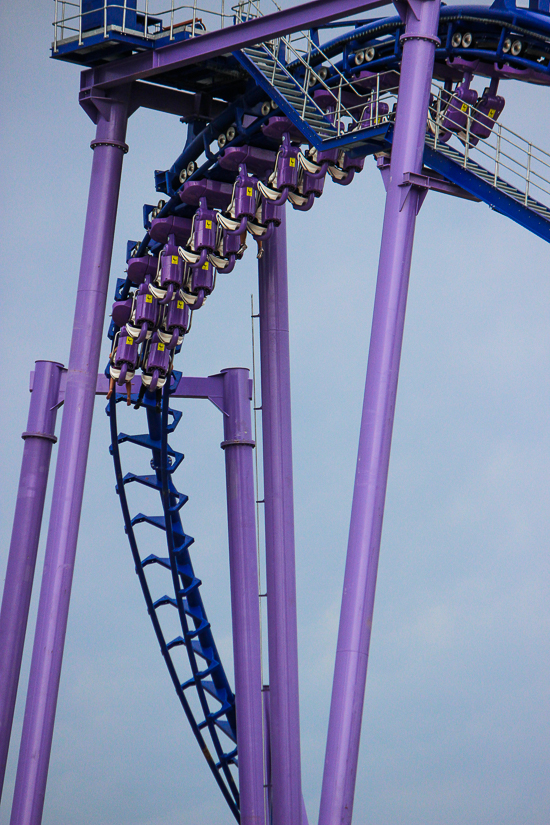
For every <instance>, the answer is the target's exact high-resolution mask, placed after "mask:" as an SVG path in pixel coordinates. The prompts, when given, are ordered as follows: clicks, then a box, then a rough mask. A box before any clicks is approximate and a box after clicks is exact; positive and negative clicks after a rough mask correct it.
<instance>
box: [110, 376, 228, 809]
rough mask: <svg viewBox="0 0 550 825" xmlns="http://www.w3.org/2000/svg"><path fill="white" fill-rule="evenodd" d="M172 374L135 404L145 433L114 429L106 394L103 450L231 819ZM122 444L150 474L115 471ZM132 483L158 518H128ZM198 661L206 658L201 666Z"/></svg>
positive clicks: (216, 683) (220, 708)
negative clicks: (156, 575)
mask: <svg viewBox="0 0 550 825" xmlns="http://www.w3.org/2000/svg"><path fill="white" fill-rule="evenodd" d="M180 377H181V373H177V372H173V373H172V375H171V379H170V381H167V382H166V384H165V386H164V389H163V394H162V404H161V410H160V411H159V410H158V408H157V403H156V400H155V399H154V398H153V399H152V398H150V397H149V396H147V395H146V396H145V398H144V400H143V406H144V407H145V410H146V415H147V425H148V432H147V433H144V434H139V435H129V434H127V433H119V432H118V426H117V409H116V407H117V403H118V402H119V401H121V400H123V399H122V397H121V396H115V395H113V396H112V397H111V400H110V402H109V404H108V406H107V414H108V416H109V419H110V429H111V447H110V452H111V454H112V457H113V462H114V468H115V476H116V491H117V493H118V496H119V500H120V505H121V508H122V515H123V518H124V527H125V531H126V534H127V536H128V540H129V542H130V549H131V551H132V557H133V560H134V564H135V570H136V573H137V575H138V578H139V583H140V585H141V589H142V591H143V595H144V598H145V603H146V605H147V611H148V613H149V617H150V619H151V622H152V624H153V629H154V631H155V634H156V637H157V640H158V642H159V645H160V650H161V653H162V655H163V657H164V660H165V662H166V666H167V668H168V672H169V674H170V678H171V679H172V683H173V685H174V688H175V691H176V693H177V696H178V699H179V700H180V703H181V706H182V708H183V710H184V713H185V715H186V717H187V719H188V721H189V724H190V725H191V729H192V731H193V734H194V736H195V738H196V740H197V742H198V744H199V747H200V749H201V751H202V753H203V755H204V757H205V759H206V761H207V763H208V766H209V768H210V770H211V771H212V774H213V775H214V779H215V780H216V782H217V784H218V786H219V788H220V790H221V792H222V794H223V796H224V798H225V800H226V802H227V804H228V806H229V808H230V810H231V812H232V814H233V815H234V817H235V819H236V820H237V821H239V792H238V789H237V786H236V783H235V779H234V777H233V775H232V773H231V765H234V766H237V748H236V746H234V747H231V748H230V749H229V750H226V749H225V748H224V747H223V745H222V743H221V741H220V737H219V731H221V732H222V733H223V734H225V737H226V738H227V739H228V740H229V741H230V742H231V743H235V742H236V738H237V734H236V719H235V697H234V694H233V692H232V690H231V688H230V686H229V682H228V679H227V676H226V673H225V671H224V668H223V665H222V663H221V660H220V656H219V654H218V650H217V648H216V643H215V641H214V637H213V635H212V630H211V627H210V623H209V621H208V618H207V615H206V611H205V608H204V605H203V602H202V598H201V594H200V589H199V588H200V585H201V581H200V579H198V578H197V577H196V576H195V572H194V569H193V564H192V561H191V556H190V554H189V548H190V547H191V545H192V544H193V542H194V539H193V537H192V536H189V535H187V534H186V533H185V531H184V529H183V525H182V522H181V517H180V510H181V508H182V507H183V506H184V504H185V503H186V502H187V496H186V495H184V494H182V493H180V492H178V490H177V489H176V487H175V484H174V480H173V475H174V473H175V471H176V470H177V469H178V467H179V466H180V464H181V462H182V461H183V458H184V456H183V454H182V453H180V452H177V451H175V450H173V449H172V448H171V447H170V445H169V443H168V436H169V435H170V434H171V433H173V432H174V431H175V429H176V427H177V426H178V424H179V422H180V420H181V417H182V413H181V411H179V410H175V409H172V408H171V407H170V395H171V393H172V392H173V391H174V390H175V389H176V387H177V383H178V380H179V378H180ZM135 400H137V395H136V396H135V398H134V401H135ZM124 443H130V444H135V445H137V446H140V447H143V448H145V449H146V450H149V451H150V454H151V462H150V463H151V468H152V469H153V470H154V473H153V474H150V475H137V474H135V473H126V474H123V471H122V464H121V454H120V445H121V444H124ZM132 482H137V483H138V484H141V485H143V486H145V487H146V488H148V489H150V490H152V491H155V492H156V493H158V494H159V495H160V500H161V504H162V510H163V514H162V515H161V516H149V515H145V514H143V513H137V514H136V515H135V516H134V517H132V516H131V514H130V506H129V503H128V497H127V495H126V488H127V485H128V484H131V483H132ZM140 523H147V524H150V525H152V526H154V527H156V528H158V529H160V530H162V531H163V533H164V534H165V538H166V543H167V548H168V556H167V557H161V556H158V555H155V554H150V555H147V556H145V557H143V556H142V555H141V553H140V551H139V547H138V541H137V536H136V531H135V527H136V526H137V525H139V524H140ZM151 565H155V566H157V567H160V568H161V569H164V570H167V571H169V573H170V580H171V592H172V593H173V595H172V594H171V595H163V596H161V597H160V598H157V599H153V596H152V595H151V590H150V587H149V583H148V580H147V574H146V569H147V567H149V566H151ZM165 607H167V608H169V609H175V610H177V613H178V617H179V622H180V626H181V635H178V636H176V637H175V638H173V639H171V640H167V639H166V637H165V634H164V632H163V629H162V626H161V622H160V619H159V615H158V614H159V610H161V609H162V608H165ZM179 646H184V647H185V649H186V651H187V656H188V658H189V664H190V667H191V674H192V675H191V677H190V678H189V679H187V680H186V681H183V682H182V681H181V679H180V676H179V675H178V670H177V667H176V664H175V662H174V659H173V657H172V651H173V650H174V648H176V647H179ZM198 659H202V660H204V662H205V663H206V666H205V667H202V669H201V666H200V665H199V662H198ZM189 690H194V691H195V692H196V694H197V697H198V699H199V703H200V709H201V716H202V718H197V716H196V714H195V713H194V712H193V710H192V707H191V704H190V702H189V700H188V698H187V692H188V691H189ZM209 697H210V699H211V700H212V699H213V700H214V701H215V702H216V704H217V708H216V709H215V710H211V708H210V706H209ZM205 732H207V733H208V734H209V737H210V740H211V743H212V746H213V749H214V752H215V756H214V755H213V754H212V753H211V750H210V748H209V746H208V743H207V741H206V739H205V735H204V734H205Z"/></svg>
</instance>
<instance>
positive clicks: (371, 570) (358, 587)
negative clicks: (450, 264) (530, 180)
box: [319, 0, 439, 825]
mask: <svg viewBox="0 0 550 825" xmlns="http://www.w3.org/2000/svg"><path fill="white" fill-rule="evenodd" d="M414 11H416V12H417V13H418V15H419V19H417V17H416V16H415V13H414ZM414 11H413V8H411V7H410V6H409V7H407V18H406V29H405V35H404V36H403V41H404V42H403V62H402V68H401V81H400V89H399V104H398V108H397V117H396V123H395V136H394V139H393V149H392V159H391V170H390V180H389V184H388V194H387V198H386V210H385V214H384V228H383V232H382V248H381V253H380V263H379V269H378V283H377V288H376V297H375V304H374V315H373V323H372V333H371V342H370V351H369V361H368V368H367V381H366V387H365V399H364V404H363V415H362V421H361V434H360V439H359V451H358V459H357V470H356V476H355V489H354V495H353V505H352V513H351V525H350V533H349V544H348V553H347V562H346V572H345V579H344V591H343V596H342V609H341V614H340V629H339V634H338V644H337V651H336V662H335V672H334V684H333V691H332V702H331V709H330V720H329V731H328V740H327V750H326V757H325V771H324V777H323V789H322V796H321V810H320V816H319V825H349V823H351V817H352V809H353V796H354V790H355V779H356V773H357V758H358V751H359V739H360V733H361V718H362V714H363V701H364V694H365V682H366V676H367V660H368V651H369V643H370V633H371V626H372V613H373V606H374V592H375V585H376V573H377V567H378V555H379V550H380V536H381V532H382V517H383V511H384V500H385V494H386V483H387V476H388V464H389V456H390V444H391V435H392V428H393V417H394V409H395V398H396V393H397V378H398V370H399V361H400V356H401V344H402V340H403V326H404V322H405V307H406V300H407V288H408V279H409V271H410V263H411V255H412V246H413V237H414V227H415V219H416V214H417V207H418V204H419V190H418V189H417V188H416V187H411V186H409V187H408V194H407V197H406V199H405V200H404V199H403V187H402V186H400V184H402V183H403V179H404V176H405V174H406V173H415V174H420V173H421V171H422V155H423V149H424V138H425V132H426V119H427V108H428V96H429V90H430V83H431V78H432V70H433V61H434V51H435V45H436V42H437V38H436V33H437V25H438V20H439V0H425V2H423V3H416V2H415V4H414Z"/></svg>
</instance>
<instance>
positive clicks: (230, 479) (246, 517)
mask: <svg viewBox="0 0 550 825" xmlns="http://www.w3.org/2000/svg"><path fill="white" fill-rule="evenodd" d="M222 375H223V390H224V393H223V406H224V411H225V413H226V415H224V440H223V443H222V447H223V448H224V450H225V473H226V483H227V526H228V533H229V570H230V577H231V614H232V624H233V654H234V661H235V701H236V705H237V746H238V752H239V797H240V814H241V819H240V821H241V825H265V813H264V759H263V741H262V654H261V639H260V599H259V594H258V551H257V545H256V513H255V508H256V503H255V494H254V462H253V453H252V450H253V448H254V439H253V432H252V422H251V415H250V391H249V390H250V381H249V378H248V370H247V369H230V370H224V371H223V372H222Z"/></svg>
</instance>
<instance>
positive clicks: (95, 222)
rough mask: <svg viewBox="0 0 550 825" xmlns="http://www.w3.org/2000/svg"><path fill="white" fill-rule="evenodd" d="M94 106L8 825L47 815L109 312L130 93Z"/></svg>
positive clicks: (28, 824)
mask: <svg viewBox="0 0 550 825" xmlns="http://www.w3.org/2000/svg"><path fill="white" fill-rule="evenodd" d="M117 92H118V96H117V97H113V98H112V99H107V98H106V99H104V101H103V102H102V105H101V109H98V111H97V121H96V123H97V130H96V137H95V140H94V141H93V142H92V147H93V149H94V158H93V163H92V174H91V180H90V192H89V198H88V211H87V214H86V225H85V229H84V243H83V249H82V262H81V266H80V276H79V282H78V293H77V298H76V309H75V319H74V327H73V338H72V343H71V353H70V357H69V369H68V374H67V384H66V391H65V408H64V412H63V422H62V425H61V434H60V438H59V454H58V458H57V469H56V474H55V484H54V490H53V500H52V508H51V515H50V527H49V532H48V542H47V545H46V558H45V562H44V573H43V577H42V589H41V592H40V602H39V605H38V618H37V623H36V634H35V639H34V648H33V655H32V662H31V672H30V678H29V689H28V694H27V705H26V709H25V719H24V723H23V735H22V739H21V747H20V751H19V764H18V767H17V778H16V783H15V794H14V800H13V808H12V813H11V820H10V822H11V825H39V823H40V821H41V819H42V810H43V806H44V795H45V791H46V781H47V775H48V765H49V759H50V751H51V744H52V737H53V727H54V719H55V710H56V704H57V694H58V690H59V679H60V674H61V663H62V658H63V646H64V642H65V632H66V629H67V617H68V611H69V599H70V592H71V583H72V576H73V569H74V558H75V553H76V543H77V536H78V526H79V522H80V512H81V508H82V495H83V492H84V479H85V475H86V462H87V458H88V447H89V443H90V430H91V426H92V414H93V408H94V399H95V388H96V380H97V369H98V366H99V355H100V347H101V341H102V333H103V320H104V317H105V303H106V299H107V289H108V283H109V269H110V264H111V253H112V247H113V237H114V230H115V220H116V211H117V203H118V192H119V187H120V176H121V172H122V158H123V155H124V152H125V151H126V150H127V147H126V144H125V143H124V139H125V136H126V124H127V105H128V94H127V91H125V90H120V91H119V90H117Z"/></svg>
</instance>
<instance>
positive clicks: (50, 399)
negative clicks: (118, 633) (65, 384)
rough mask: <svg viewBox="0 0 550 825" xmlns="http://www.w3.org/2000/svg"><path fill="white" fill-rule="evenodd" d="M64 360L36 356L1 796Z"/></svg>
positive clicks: (6, 626) (7, 600) (1, 669)
mask: <svg viewBox="0 0 550 825" xmlns="http://www.w3.org/2000/svg"><path fill="white" fill-rule="evenodd" d="M62 371H63V364H58V363H56V362H54V361H37V362H36V369H35V373H34V385H33V392H32V395H31V403H30V409H29V418H28V421H27V430H26V432H24V433H23V435H22V438H24V439H25V447H24V450H23V460H22V462H21V475H20V476H19V489H18V492H17V503H16V505H15V516H14V519H13V530H12V534H11V544H10V552H9V556H8V566H7V569H6V581H5V584H4V595H3V598H2V609H1V610H0V685H1V686H2V689H1V690H0V797H1V796H2V787H3V784H4V775H5V772H6V762H7V761H8V750H9V744H10V736H11V727H12V723H13V711H14V708H15V699H16V696H17V686H18V684H19V672H20V670H21V658H22V656H23V647H24V644H25V633H26V630H27V619H28V616H29V604H30V601H31V593H32V583H33V579H34V568H35V565H36V553H37V551H38V541H39V539H40V527H41V525H42V513H43V511H44V499H45V497H46V487H47V486H48V472H49V469H50V458H51V455H52V447H53V445H54V443H55V442H56V441H57V439H56V437H55V435H54V432H55V419H56V416H57V407H56V405H57V399H58V396H59V384H60V381H61V373H62Z"/></svg>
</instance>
